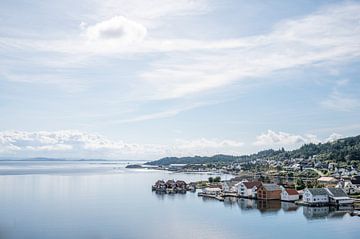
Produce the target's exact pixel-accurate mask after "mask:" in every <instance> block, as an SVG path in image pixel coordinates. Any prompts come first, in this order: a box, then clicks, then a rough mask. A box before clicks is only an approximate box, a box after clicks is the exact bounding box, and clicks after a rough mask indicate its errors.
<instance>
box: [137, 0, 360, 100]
mask: <svg viewBox="0 0 360 239" xmlns="http://www.w3.org/2000/svg"><path fill="white" fill-rule="evenodd" d="M359 21H360V4H342V5H336V6H333V7H332V8H326V9H323V10H321V11H319V12H317V13H315V14H312V15H309V16H306V17H304V18H300V19H297V20H290V21H284V22H282V23H280V24H278V25H277V26H275V28H274V29H273V31H272V32H271V33H269V34H266V35H261V36H253V37H246V38H238V39H232V40H224V41H216V42H196V41H194V42H191V43H188V44H185V45H184V44H181V42H179V43H180V44H175V42H176V41H175V42H174V45H173V46H174V48H172V50H175V51H179V50H190V49H192V50H193V52H191V53H190V54H189V53H183V54H180V53H179V54H176V55H175V56H173V57H170V59H166V61H160V62H156V63H153V65H152V70H150V71H147V72H145V73H143V74H141V76H140V77H141V84H140V85H144V89H146V90H149V92H151V97H154V98H157V99H169V98H179V97H184V96H187V95H191V94H195V93H203V92H205V91H209V90H213V89H218V88H220V87H224V86H227V85H230V84H232V83H234V82H237V81H243V82H244V81H245V80H249V79H252V78H259V77H261V76H265V75H268V74H271V73H272V72H274V71H278V70H284V69H290V68H294V67H302V66H309V65H312V64H317V63H319V62H333V61H341V60H347V59H352V58H354V57H359V56H360V45H359V44H358V39H360V29H359V28H358V27H357V26H358V23H359ZM161 46H163V45H160V47H159V48H161ZM186 46H187V47H186ZM170 49H171V47H170ZM205 49H208V51H205V52H204V51H195V50H205ZM210 49H211V50H210ZM245 83H246V82H244V83H243V84H245ZM150 89H151V90H150ZM142 95H144V93H142Z"/></svg>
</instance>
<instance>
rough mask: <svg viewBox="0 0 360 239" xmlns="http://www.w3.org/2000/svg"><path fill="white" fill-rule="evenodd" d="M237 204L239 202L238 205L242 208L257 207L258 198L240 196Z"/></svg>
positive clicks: (251, 208) (250, 208)
mask: <svg viewBox="0 0 360 239" xmlns="http://www.w3.org/2000/svg"><path fill="white" fill-rule="evenodd" d="M237 204H238V207H240V208H241V210H253V209H257V201H256V200H251V199H245V198H239V199H238V200H237Z"/></svg>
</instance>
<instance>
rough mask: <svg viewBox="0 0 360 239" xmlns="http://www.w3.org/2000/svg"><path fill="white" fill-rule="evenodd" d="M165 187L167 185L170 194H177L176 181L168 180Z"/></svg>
mask: <svg viewBox="0 0 360 239" xmlns="http://www.w3.org/2000/svg"><path fill="white" fill-rule="evenodd" d="M165 185H166V191H167V192H168V193H171V192H175V189H176V183H175V181H174V180H167V181H166V184H165Z"/></svg>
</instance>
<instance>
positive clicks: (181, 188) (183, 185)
mask: <svg viewBox="0 0 360 239" xmlns="http://www.w3.org/2000/svg"><path fill="white" fill-rule="evenodd" d="M175 186H176V190H178V191H186V186H187V185H186V183H185V182H184V181H182V180H177V181H176V182H175Z"/></svg>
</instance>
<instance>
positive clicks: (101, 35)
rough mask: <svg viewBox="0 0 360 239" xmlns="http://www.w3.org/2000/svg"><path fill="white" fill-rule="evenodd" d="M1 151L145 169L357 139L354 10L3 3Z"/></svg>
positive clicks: (208, 0)
mask: <svg viewBox="0 0 360 239" xmlns="http://www.w3.org/2000/svg"><path fill="white" fill-rule="evenodd" d="M0 54H1V58H0V114H1V117H0V155H2V157H11V158H13V157H14V158H16V157H37V156H46V157H68V158H108V159H149V160H150V159H156V158H158V157H163V156H185V155H212V154H217V153H226V154H247V153H253V152H256V151H258V150H261V149H267V148H275V149H276V148H280V147H285V148H286V149H293V148H296V147H299V146H300V145H302V144H304V143H309V142H314V143H318V142H326V141H329V140H334V139H337V138H339V137H346V136H353V135H357V134H359V133H360V122H359V118H360V97H359V95H360V82H359V75H360V74H359V73H360V67H359V65H360V64H359V63H360V1H328V0H327V1H321V0H319V1H310V0H309V1H304V0H303V1H230V0H229V1H225V0H224V1H215V0H177V1H171V0H153V1H145V0H133V1H121V0H120V1H115V0H91V1H83V0H78V1H68V0H63V1H57V2H56V3H54V2H53V1H25V0H22V1H18V0H12V1H6V0H4V1H1V3H0Z"/></svg>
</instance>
